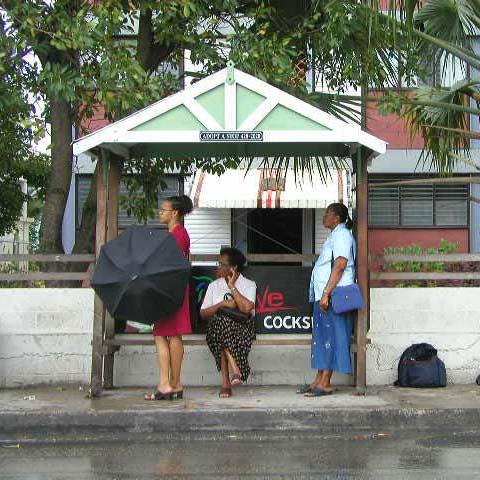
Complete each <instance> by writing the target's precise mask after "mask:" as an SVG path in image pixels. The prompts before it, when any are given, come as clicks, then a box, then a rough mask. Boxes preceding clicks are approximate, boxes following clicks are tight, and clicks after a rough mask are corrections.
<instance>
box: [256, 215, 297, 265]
mask: <svg viewBox="0 0 480 480" xmlns="http://www.w3.org/2000/svg"><path fill="white" fill-rule="evenodd" d="M302 217H303V214H302V209H300V208H284V209H282V208H276V209H266V208H265V209H262V208H257V209H254V210H251V211H250V212H249V213H248V216H247V224H248V253H255V254H262V253H263V254H285V253H302V231H303V220H302ZM256 263H257V262H256ZM268 263H269V262H259V263H258V264H262V265H266V264H268ZM276 265H278V263H276Z"/></svg>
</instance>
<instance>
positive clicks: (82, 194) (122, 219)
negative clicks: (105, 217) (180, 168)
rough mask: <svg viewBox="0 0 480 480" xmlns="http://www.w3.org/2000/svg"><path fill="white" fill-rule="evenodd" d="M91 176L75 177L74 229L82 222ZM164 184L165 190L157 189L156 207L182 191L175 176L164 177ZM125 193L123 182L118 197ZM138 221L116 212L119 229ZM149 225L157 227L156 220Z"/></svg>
mask: <svg viewBox="0 0 480 480" xmlns="http://www.w3.org/2000/svg"><path fill="white" fill-rule="evenodd" d="M92 179H93V175H77V177H76V180H77V182H76V184H77V196H76V198H77V201H76V221H77V224H76V228H78V227H79V226H80V223H81V221H82V211H83V206H84V204H85V201H86V199H87V196H88V192H89V191H90V184H91V182H92ZM162 180H163V181H164V182H165V185H166V189H164V190H161V189H160V188H159V194H158V206H159V207H160V203H161V201H162V199H163V198H166V197H170V196H173V195H179V194H180V192H181V191H182V190H183V189H182V188H181V182H182V179H181V177H178V176H176V175H170V176H165V177H164V178H163V179H162ZM126 193H127V189H126V187H125V185H124V184H123V182H122V183H121V184H120V196H122V195H125V194H126ZM137 223H138V221H137V219H136V218H135V217H131V216H129V215H128V214H127V212H126V210H125V209H124V208H121V207H120V209H119V212H118V226H119V228H125V227H128V226H129V225H135V224H137ZM148 224H149V225H159V221H158V218H157V217H155V218H152V219H151V220H149V221H148Z"/></svg>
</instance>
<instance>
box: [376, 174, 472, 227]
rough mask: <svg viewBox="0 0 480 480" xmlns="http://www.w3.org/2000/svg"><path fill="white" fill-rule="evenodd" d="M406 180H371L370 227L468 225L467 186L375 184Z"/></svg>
mask: <svg viewBox="0 0 480 480" xmlns="http://www.w3.org/2000/svg"><path fill="white" fill-rule="evenodd" d="M410 178H412V177H410ZM406 179H407V178H405V177H403V178H398V177H396V178H392V177H383V178H378V177H374V178H371V179H370V187H369V189H368V204H369V209H368V218H369V225H370V226H371V227H389V228H392V227H415V228H430V227H467V226H468V202H469V187H468V185H465V184H444V185H442V184H435V185H431V184H430V185H429V184H425V185H399V186H388V187H376V188H373V187H372V184H375V183H377V184H378V183H384V182H392V181H399V180H406Z"/></svg>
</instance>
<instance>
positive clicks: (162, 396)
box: [144, 390, 173, 401]
mask: <svg viewBox="0 0 480 480" xmlns="http://www.w3.org/2000/svg"><path fill="white" fill-rule="evenodd" d="M152 395H153V398H152ZM144 399H145V400H147V401H155V400H173V393H172V392H168V393H162V392H161V391H160V390H155V392H154V393H153V394H150V395H148V397H147V396H146V395H145V397H144Z"/></svg>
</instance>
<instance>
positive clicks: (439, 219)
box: [435, 184, 469, 227]
mask: <svg viewBox="0 0 480 480" xmlns="http://www.w3.org/2000/svg"><path fill="white" fill-rule="evenodd" d="M468 197H469V191H468V185H460V184H458V185H450V184H449V185H435V225H437V226H439V227H442V226H446V227H448V226H467V225H468Z"/></svg>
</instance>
